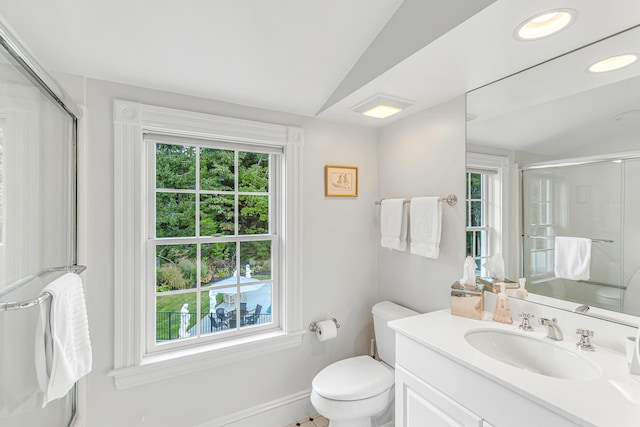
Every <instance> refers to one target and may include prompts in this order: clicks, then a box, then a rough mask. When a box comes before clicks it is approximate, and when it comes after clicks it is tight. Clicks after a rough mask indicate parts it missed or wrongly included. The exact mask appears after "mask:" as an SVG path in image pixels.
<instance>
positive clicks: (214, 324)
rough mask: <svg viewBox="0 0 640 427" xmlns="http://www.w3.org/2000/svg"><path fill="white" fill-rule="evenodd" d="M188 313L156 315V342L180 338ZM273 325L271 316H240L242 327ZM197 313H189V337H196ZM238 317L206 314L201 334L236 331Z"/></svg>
mask: <svg viewBox="0 0 640 427" xmlns="http://www.w3.org/2000/svg"><path fill="white" fill-rule="evenodd" d="M186 314H187V313H181V312H179V311H159V312H157V313H156V341H169V340H175V339H178V338H181V337H180V324H181V322H182V316H183V315H186ZM264 323H271V314H266V313H264V314H259V315H257V316H256V315H253V314H247V315H243V316H240V327H245V326H252V325H259V324H264ZM195 326H196V313H189V324H188V326H187V328H186V331H185V332H186V336H185V337H182V338H186V337H187V336H195V335H196V330H195ZM236 326H237V319H236V317H234V316H233V317H227V318H218V317H217V316H216V314H215V313H204V314H202V318H201V319H200V331H201V332H200V333H201V334H203V335H204V334H210V333H215V332H222V331H227V330H229V329H236Z"/></svg>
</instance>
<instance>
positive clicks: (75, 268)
mask: <svg viewBox="0 0 640 427" xmlns="http://www.w3.org/2000/svg"><path fill="white" fill-rule="evenodd" d="M86 269H87V267H86V266H84V265H71V266H65V267H53V268H48V269H46V270H43V271H41V272H40V273H38V274H36V275H35V276H28V277H26V278H23V279H20V280H18V281H17V282H14V283H13V284H11V285H9V286H7V287H6V288H5V289H3V291H4V294H8V293H9V292H10V291H13V290H15V289H18V288H20V287H22V286H24V285H26V284H27V283H31V281H33V280H35V279H36V278H38V277H42V276H44V275H46V274H49V273H55V272H58V271H65V272H69V273H76V274H80V273H82V272H83V271H85V270H86ZM0 296H2V294H0ZM50 296H51V295H50V294H49V293H46V292H45V293H43V294H42V295H39V296H37V297H36V298H32V299H29V300H24V301H17V302H0V311H11V310H20V309H23V308H29V307H33V306H35V305H39V304H42V303H43V302H45V301H46V300H47V299H48V298H49V297H50Z"/></svg>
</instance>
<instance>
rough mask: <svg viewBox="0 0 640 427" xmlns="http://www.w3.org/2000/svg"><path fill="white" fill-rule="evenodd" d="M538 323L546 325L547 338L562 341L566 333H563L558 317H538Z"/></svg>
mask: <svg viewBox="0 0 640 427" xmlns="http://www.w3.org/2000/svg"><path fill="white" fill-rule="evenodd" d="M538 323H540V324H541V325H542V326H544V328H545V330H546V331H547V338H549V339H550V340H554V341H562V340H563V339H564V335H562V330H561V329H560V326H558V320H556V319H551V320H549V319H545V318H544V317H543V318H541V319H538Z"/></svg>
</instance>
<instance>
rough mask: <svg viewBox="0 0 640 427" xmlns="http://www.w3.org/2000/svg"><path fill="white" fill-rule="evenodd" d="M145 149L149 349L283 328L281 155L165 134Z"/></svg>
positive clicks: (148, 141) (151, 139)
mask: <svg viewBox="0 0 640 427" xmlns="http://www.w3.org/2000/svg"><path fill="white" fill-rule="evenodd" d="M145 143H146V146H147V147H146V148H147V151H148V153H147V158H148V159H150V160H151V161H150V162H149V163H150V165H149V166H150V167H149V168H148V172H149V177H148V180H147V183H148V186H149V188H148V193H147V194H148V197H149V199H148V206H153V208H152V209H151V212H150V213H151V214H152V215H153V220H152V221H149V224H148V230H147V234H148V236H149V238H148V247H147V254H148V256H147V259H148V261H147V262H148V265H147V272H148V274H147V277H148V280H151V281H152V282H153V283H151V284H150V286H149V288H150V289H153V288H155V290H154V291H153V292H148V295H147V296H148V299H147V307H150V308H151V309H148V310H147V315H148V316H149V318H148V321H147V341H148V343H147V346H148V350H149V351H153V350H161V349H163V348H167V347H170V346H169V345H168V344H170V343H171V342H172V341H176V340H185V339H190V340H203V339H213V338H214V337H215V338H220V339H228V338H229V337H230V336H234V335H235V334H238V333H241V332H244V330H245V329H246V330H250V332H252V333H254V332H256V329H257V328H263V329H268V328H272V327H277V326H278V324H277V323H278V319H279V311H278V309H279V307H278V304H277V303H278V298H277V296H278V294H279V287H280V286H279V281H278V278H279V277H280V274H279V271H277V269H278V267H279V265H280V262H279V260H278V255H279V253H280V251H279V243H280V242H279V240H278V231H279V225H278V224H277V221H276V220H275V219H276V218H279V217H280V212H279V211H280V206H279V204H278V203H276V202H275V199H276V197H275V196H277V194H275V193H277V192H275V191H273V190H274V189H278V188H280V185H279V181H280V179H279V173H278V172H279V171H280V169H281V168H280V165H281V163H282V149H281V148H272V149H269V150H268V149H267V148H266V147H259V146H251V145H248V144H228V143H227V144H224V143H222V142H221V141H205V140H197V139H193V140H185V139H184V138H182V139H177V138H175V137H163V136H162V135H157V136H156V135H148V136H145ZM150 218H151V215H150ZM274 267H275V269H274ZM274 296H275V298H274ZM274 302H275V304H274Z"/></svg>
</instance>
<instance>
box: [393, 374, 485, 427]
mask: <svg viewBox="0 0 640 427" xmlns="http://www.w3.org/2000/svg"><path fill="white" fill-rule="evenodd" d="M396 405H397V406H396V426H398V427H399V426H402V427H412V426H413V427H417V426H434V427H437V426H447V427H449V426H451V427H453V426H456V427H458V426H459V427H487V426H488V424H487V425H484V426H483V420H482V418H480V417H479V416H477V415H476V414H474V413H473V412H470V411H469V410H467V409H466V408H464V407H463V406H461V405H460V404H458V403H457V402H455V401H453V400H451V399H450V398H449V397H447V396H445V395H444V394H442V393H440V392H439V391H438V390H436V389H435V388H433V387H431V386H430V385H429V384H427V383H426V382H424V381H422V380H421V379H420V378H418V377H416V376H415V375H413V374H412V373H411V372H409V371H407V370H406V369H404V368H402V367H401V366H396Z"/></svg>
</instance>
